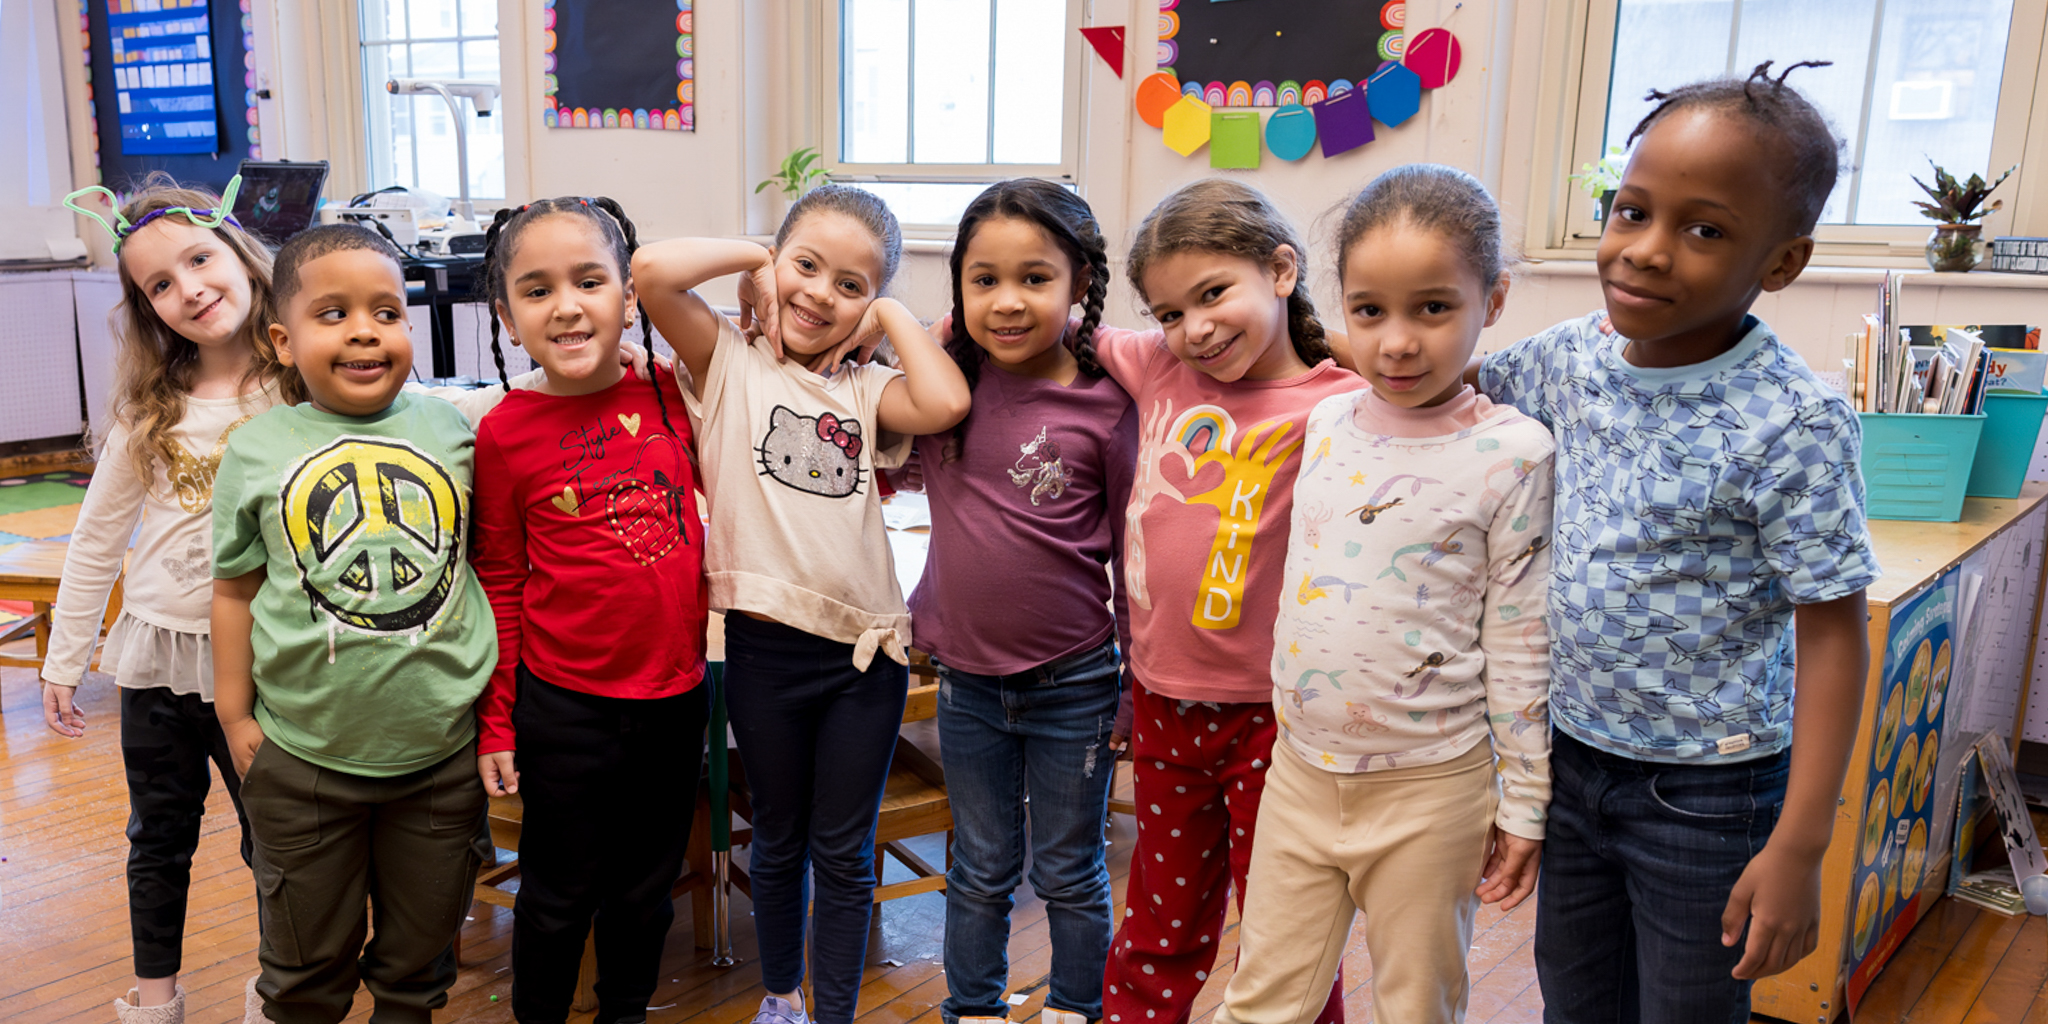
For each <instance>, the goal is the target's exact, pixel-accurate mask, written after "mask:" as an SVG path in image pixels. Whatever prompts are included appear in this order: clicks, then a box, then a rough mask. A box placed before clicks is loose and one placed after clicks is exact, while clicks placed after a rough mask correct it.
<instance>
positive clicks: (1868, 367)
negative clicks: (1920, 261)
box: [1843, 274, 2048, 416]
mask: <svg viewBox="0 0 2048 1024" xmlns="http://www.w3.org/2000/svg"><path fill="white" fill-rule="evenodd" d="M1900 280H1901V277H1900V275H1898V274H1886V275H1885V285H1884V292H1883V294H1882V296H1881V297H1880V300H1879V303H1878V311H1877V312H1876V313H1866V314H1864V317H1863V330H1862V331H1860V332H1858V333H1856V334H1851V335H1849V336H1848V339H1847V347H1848V355H1847V357H1846V358H1845V359H1844V360H1843V368H1844V371H1845V375H1846V376H1847V378H1848V381H1849V397H1850V401H1851V402H1852V403H1853V404H1854V405H1855V407H1856V411H1858V412H1869V413H1937V414H1943V415H1950V416H1955V415H1963V416H1974V415H1977V414H1978V413H1981V412H1983V411H1984V399H1985V397H1986V396H1987V395H1992V394H2023V395H2039V394H2041V390H2042V386H2043V384H2044V383H2048V352H2042V351H2039V350H2038V349H2036V348H2034V347H2033V346H2034V345H2038V344H2039V341H2038V339H2039V337H2040V336H2039V334H2038V333H2033V332H2030V331H2029V330H2028V328H2026V327H2023V326H2015V325H2004V324H1993V325H1988V326H1983V325H1968V326H1964V325H1951V324H1935V325H1912V326H1908V325H1904V324H1901V323H1899V316H1898V309H1899V293H1898V289H1899V282H1900ZM1994 339H1995V340H1994ZM1998 342H2004V343H2005V345H2004V346H2000V345H1999V344H1997V343H1998ZM2023 345H2024V346H2027V347H2020V346H2023Z"/></svg>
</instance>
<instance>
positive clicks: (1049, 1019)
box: [1038, 1006, 1088, 1024]
mask: <svg viewBox="0 0 2048 1024" xmlns="http://www.w3.org/2000/svg"><path fill="white" fill-rule="evenodd" d="M1038 1024H1088V1018H1087V1017H1085V1016H1082V1015H1081V1014H1078V1013H1075V1012H1074V1011H1072V1010H1055V1009H1053V1008H1052V1007H1050V1006H1048V1007H1046V1008H1045V1010H1044V1012H1042V1013H1040V1014H1039V1015H1038Z"/></svg>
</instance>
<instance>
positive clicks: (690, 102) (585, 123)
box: [540, 0, 697, 132]
mask: <svg viewBox="0 0 2048 1024" xmlns="http://www.w3.org/2000/svg"><path fill="white" fill-rule="evenodd" d="M668 6H669V0H541V9H542V13H541V27H542V29H543V32H542V39H543V41H544V42H543V50H544V56H543V61H544V66H545V71H546V75H545V78H544V79H543V81H544V82H545V83H546V84H545V88H544V90H543V94H542V98H541V114H540V119H541V124H543V125H545V126H546V127H549V128H642V129H652V130H655V131H671V132H675V131H682V132H694V131H696V130H697V68H696V64H697V46H696V25H695V17H696V15H695V11H694V10H693V8H694V6H695V0H674V8H675V10H674V12H673V13H674V18H675V20H674V34H673V36H671V35H670V34H669V32H667V31H663V32H661V33H659V37H660V38H662V39H670V38H672V39H673V40H674V43H675V47H674V56H673V60H674V61H675V64H674V74H673V76H672V77H671V76H670V75H669V73H668V71H667V70H665V69H664V70H662V71H661V72H660V74H658V75H655V74H651V73H648V71H649V69H651V67H652V58H651V56H647V55H644V54H641V55H634V56H633V58H632V59H602V60H600V61H598V62H596V63H601V64H603V65H604V66H605V67H606V70H605V71H603V72H594V71H593V69H591V68H590V67H588V66H585V67H584V68H583V71H582V72H581V74H582V75H587V76H589V77H590V79H591V80H589V81H584V80H579V77H578V76H579V72H578V70H577V68H576V66H575V62H572V61H571V60H570V59H568V58H569V54H570V53H571V49H570V48H568V47H563V48H561V49H560V50H559V53H558V44H559V43H560V41H561V40H560V36H559V35H558V32H560V33H566V32H569V31H570V27H571V25H572V24H574V25H578V26H581V27H582V29H583V30H584V31H585V32H586V34H587V35H586V38H583V39H579V40H572V45H574V46H575V47H576V52H577V53H579V54H580V53H592V54H602V53H604V52H605V51H606V50H607V49H608V46H607V42H606V41H607V40H610V41H614V42H617V41H623V40H634V41H636V44H637V45H643V46H644V44H645V42H647V41H648V40H649V37H648V35H647V34H646V33H645V32H644V31H643V30H642V27H641V26H639V25H638V24H637V22H639V21H644V16H645V15H646V14H648V13H649V11H650V9H652V8H658V9H659V13H661V14H662V16H663V18H664V19H666V17H667V14H668ZM558 57H559V58H561V59H558ZM643 57H644V58H646V59H644V60H643V59H641V58H643ZM666 59H668V58H666V57H664V60H666ZM628 78H630V79H631V82H622V81H621V80H622V79H628ZM656 78H658V79H660V80H661V82H662V85H661V88H660V89H659V90H655V91H658V92H660V93H663V95H654V94H653V92H651V91H650V90H649V89H648V88H647V83H649V82H650V81H652V80H653V79H656ZM600 79H601V80H600ZM565 80H566V84H565ZM669 82H672V83H673V86H672V93H670V91H669V90H670V88H671V87H670V86H669V85H668V84H667V83H669Z"/></svg>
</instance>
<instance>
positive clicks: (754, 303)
mask: <svg viewBox="0 0 2048 1024" xmlns="http://www.w3.org/2000/svg"><path fill="white" fill-rule="evenodd" d="M739 293H740V294H739V297H740V330H742V331H745V330H746V329H747V328H749V327H753V326H755V325H757V324H758V325H759V326H760V328H761V336H762V337H764V338H767V339H768V347H769V348H771V349H773V350H774V352H775V358H776V360H777V361H781V360H782V359H783V358H784V356H783V352H782V317H781V316H780V315H778V314H777V312H776V311H777V310H779V309H780V308H781V300H782V297H781V296H780V295H778V294H777V293H776V291H775V254H774V253H773V252H770V253H769V254H768V258H767V259H765V260H762V261H761V263H760V264H759V265H757V266H755V267H754V268H753V269H752V270H749V271H747V273H746V275H745V276H743V277H741V278H740V283H739ZM764 311H765V312H766V315H765V316H764V315H762V314H763V312H764Z"/></svg>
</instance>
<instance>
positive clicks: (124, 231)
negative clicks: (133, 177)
mask: <svg viewBox="0 0 2048 1024" xmlns="http://www.w3.org/2000/svg"><path fill="white" fill-rule="evenodd" d="M241 190H242V176H241V175H239V174H237V175H235V176H234V177H232V178H229V179H228V187H227V191H225V192H222V193H221V195H220V206H219V207H218V208H216V209H212V210H195V209H193V208H191V207H189V206H172V207H167V208H165V209H162V210H152V211H150V212H149V213H146V214H143V216H142V219H141V220H138V221H136V222H135V223H133V224H130V223H128V218H126V217H124V216H122V215H121V201H120V199H119V198H117V197H116V196H115V195H114V193H113V192H112V191H111V190H109V189H108V188H106V187H105V186H103V185H93V186H90V187H88V188H82V189H79V190H78V191H76V192H73V193H71V194H70V195H68V196H65V197H64V205H65V206H66V207H68V208H69V209H70V210H71V211H72V212H73V213H78V214H83V215H85V216H87V217H91V218H92V219H93V220H96V221H98V222H99V225H100V227H103V228H106V229H107V234H108V235H110V236H112V237H113V239H114V251H115V252H116V253H118V252H120V251H121V243H123V242H126V241H127V240H128V237H129V236H130V235H133V234H135V233H136V232H137V231H140V230H142V228H143V226H144V225H146V224H148V223H149V222H150V221H153V220H155V219H157V218H158V217H161V216H163V215H164V214H167V213H182V214H184V215H185V216H186V218H187V219H189V220H191V221H192V223H193V224H195V225H197V226H199V227H202V228H206V229H208V230H212V229H213V228H217V227H220V226H221V222H223V221H225V222H227V223H229V224H233V225H234V226H235V227H238V228H239V227H241V226H242V222H241V221H238V220H236V219H235V217H234V214H232V213H229V212H228V211H230V210H233V209H234V208H235V194H236V193H238V192H240V191H241ZM94 194H99V195H102V196H105V197H106V198H107V206H108V207H110V208H112V210H113V212H114V219H113V220H112V221H109V220H107V218H106V217H104V216H102V215H101V214H100V213H99V211H97V210H88V209H86V208H85V207H83V206H80V205H78V200H80V199H83V198H85V197H86V196H90V195H94Z"/></svg>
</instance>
